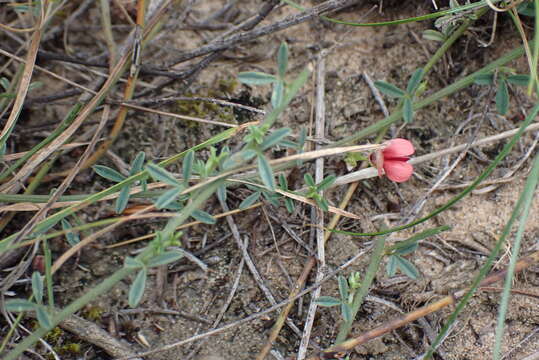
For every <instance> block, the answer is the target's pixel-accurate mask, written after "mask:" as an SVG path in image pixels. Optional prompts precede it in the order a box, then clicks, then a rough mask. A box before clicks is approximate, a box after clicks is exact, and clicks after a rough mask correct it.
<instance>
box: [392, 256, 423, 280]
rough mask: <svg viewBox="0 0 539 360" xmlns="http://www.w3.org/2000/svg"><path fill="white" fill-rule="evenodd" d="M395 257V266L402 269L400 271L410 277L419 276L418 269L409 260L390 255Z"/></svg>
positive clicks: (415, 277)
mask: <svg viewBox="0 0 539 360" xmlns="http://www.w3.org/2000/svg"><path fill="white" fill-rule="evenodd" d="M392 257H394V258H395V261H396V263H397V267H398V268H399V269H400V270H401V271H402V273H403V274H404V275H406V276H408V277H409V278H410V279H414V280H415V279H417V278H418V277H419V271H418V270H417V268H416V267H415V266H414V264H412V263H411V262H410V261H408V260H406V259H405V258H403V257H400V256H392Z"/></svg>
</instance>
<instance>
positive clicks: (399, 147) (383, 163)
mask: <svg viewBox="0 0 539 360" xmlns="http://www.w3.org/2000/svg"><path fill="white" fill-rule="evenodd" d="M384 145H385V147H384V148H383V149H382V150H378V151H376V152H375V153H373V154H371V157H370V160H371V163H372V164H373V165H374V166H375V167H376V168H377V169H378V176H382V175H384V174H385V175H387V177H388V178H389V180H392V181H395V182H399V183H400V182H405V181H406V180H408V179H409V178H410V177H411V176H412V173H413V172H414V168H413V166H412V165H410V164H409V163H408V160H409V159H410V155H412V154H413V153H414V152H415V150H414V146H413V145H412V143H411V142H410V141H408V140H406V139H399V138H397V139H392V140H389V141H387V142H386V143H384Z"/></svg>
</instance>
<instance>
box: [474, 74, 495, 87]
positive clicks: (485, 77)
mask: <svg viewBox="0 0 539 360" xmlns="http://www.w3.org/2000/svg"><path fill="white" fill-rule="evenodd" d="M474 83H476V84H477V85H491V84H492V83H494V75H493V74H479V75H477V76H476V77H475V78H474Z"/></svg>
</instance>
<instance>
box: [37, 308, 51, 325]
mask: <svg viewBox="0 0 539 360" xmlns="http://www.w3.org/2000/svg"><path fill="white" fill-rule="evenodd" d="M36 317H37V321H38V322H39V325H40V326H41V327H42V328H45V329H47V330H50V329H52V328H53V326H52V322H51V318H50V316H49V314H48V312H47V310H46V309H45V307H44V306H37V307H36Z"/></svg>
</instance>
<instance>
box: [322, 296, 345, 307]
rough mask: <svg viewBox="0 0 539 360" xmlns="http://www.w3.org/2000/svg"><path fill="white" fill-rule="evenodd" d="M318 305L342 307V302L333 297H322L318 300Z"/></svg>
mask: <svg viewBox="0 0 539 360" xmlns="http://www.w3.org/2000/svg"><path fill="white" fill-rule="evenodd" d="M316 303H317V304H318V306H325V307H330V306H337V305H341V300H339V299H336V298H334V297H332V296H320V297H319V298H318V299H316Z"/></svg>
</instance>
